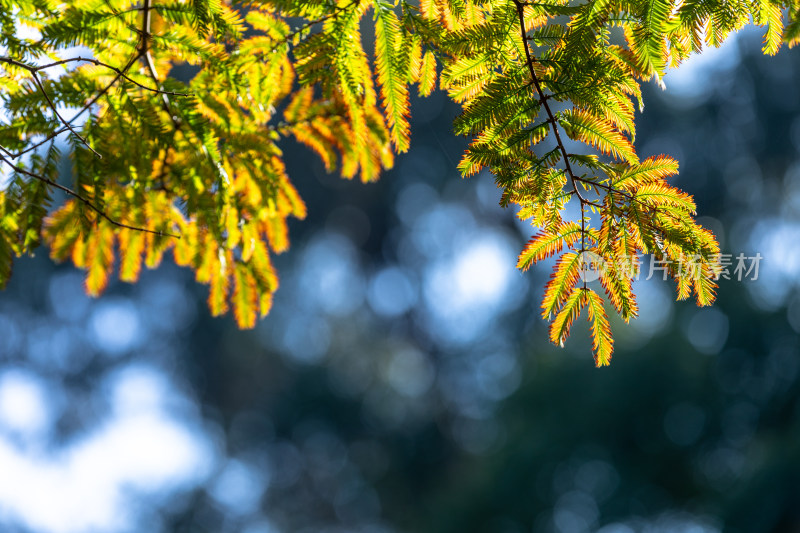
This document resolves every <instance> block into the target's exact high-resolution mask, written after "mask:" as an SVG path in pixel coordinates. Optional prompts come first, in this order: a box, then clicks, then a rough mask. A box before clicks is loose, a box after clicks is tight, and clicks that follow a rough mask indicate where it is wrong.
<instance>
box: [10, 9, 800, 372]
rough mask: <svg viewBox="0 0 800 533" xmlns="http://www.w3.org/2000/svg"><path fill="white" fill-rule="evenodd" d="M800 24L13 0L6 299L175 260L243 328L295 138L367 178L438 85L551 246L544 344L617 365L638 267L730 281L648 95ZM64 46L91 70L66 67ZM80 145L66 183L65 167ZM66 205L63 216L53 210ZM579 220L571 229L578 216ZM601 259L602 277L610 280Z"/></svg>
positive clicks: (704, 301) (265, 300)
mask: <svg viewBox="0 0 800 533" xmlns="http://www.w3.org/2000/svg"><path fill="white" fill-rule="evenodd" d="M798 13H800V3H798V1H797V0H759V1H757V2H744V1H735V2H723V3H720V2H705V1H697V2H695V1H693V2H680V1H675V2H673V1H672V0H632V1H626V2H621V1H618V0H585V1H581V2H579V3H574V2H572V3H570V2H568V1H567V0H543V1H541V2H530V1H523V0H421V1H420V2H418V3H413V4H412V3H410V2H407V1H405V0H330V1H329V0H325V1H323V0H313V1H301V0H252V1H250V2H247V3H245V4H233V3H231V2H227V1H221V2H220V1H211V0H192V2H183V1H181V0H138V1H136V0H65V1H61V0H59V1H58V2H57V1H55V0H0V30H2V31H0V50H2V51H3V52H2V55H0V70H2V73H1V74H2V75H0V99H2V105H3V108H4V111H5V114H6V116H7V117H8V120H7V121H6V122H4V123H2V124H0V165H2V167H3V169H4V171H5V172H7V173H8V180H7V185H6V186H5V187H4V188H3V189H2V190H0V285H3V284H5V282H6V281H7V280H8V278H9V276H10V274H11V266H12V263H13V258H14V257H15V256H19V255H21V254H23V253H30V252H32V251H33V250H34V249H35V248H36V247H37V246H39V244H40V242H42V241H43V242H44V243H46V244H47V245H48V246H49V248H50V254H51V256H52V257H53V258H54V259H56V260H67V259H70V260H71V261H72V262H73V263H74V264H75V265H77V266H78V267H80V268H84V269H86V270H87V279H86V289H87V291H88V292H89V293H90V294H99V293H101V292H102V291H103V290H104V288H105V287H106V285H107V283H108V280H109V277H110V275H111V274H112V272H113V271H114V268H115V263H118V267H117V268H118V271H119V276H120V278H121V279H122V280H123V281H127V282H134V281H136V280H137V279H138V277H139V274H140V272H141V269H142V266H143V265H145V266H147V267H148V268H154V267H156V266H157V265H158V264H159V263H160V261H161V260H162V258H163V256H164V254H165V253H166V252H167V251H170V250H171V252H172V254H173V257H174V259H175V262H176V263H177V264H179V265H182V266H187V267H189V268H192V269H193V270H194V272H195V277H196V279H197V281H198V282H200V283H204V284H208V285H209V298H208V303H209V307H210V309H211V312H212V313H213V314H215V315H217V314H221V313H224V312H226V311H227V310H229V309H231V308H232V309H233V314H234V316H235V318H236V320H237V323H238V324H239V326H241V327H252V326H253V325H254V324H255V322H256V320H257V317H258V316H263V315H265V314H266V313H268V312H269V310H270V307H271V301H272V295H273V293H274V291H275V290H277V287H278V277H277V274H276V272H275V271H274V269H273V267H272V255H273V254H276V253H280V252H282V251H284V250H286V249H287V247H288V245H289V238H288V231H287V219H288V217H290V216H293V217H298V218H303V217H304V216H305V214H306V211H305V206H304V204H303V202H302V200H301V199H300V197H299V195H298V194H297V191H296V189H295V188H294V186H293V185H292V183H291V181H290V179H289V176H288V175H287V173H286V169H285V167H284V164H283V159H282V152H281V149H280V141H281V140H282V139H285V138H288V137H292V138H294V139H295V140H296V141H298V142H299V143H301V144H303V145H305V146H306V147H308V148H309V149H310V150H312V151H313V152H314V153H316V154H317V155H318V156H319V157H320V159H321V160H322V162H323V163H324V165H325V167H326V169H328V171H334V170H338V172H339V173H340V174H341V175H342V176H343V177H344V178H355V177H359V178H360V179H361V180H362V181H372V180H375V179H377V178H378V176H379V175H380V174H381V172H382V171H384V170H385V169H387V168H390V167H391V166H392V165H393V161H394V156H395V154H396V153H401V152H404V151H406V150H408V149H409V147H410V145H411V144H410V143H411V135H410V134H411V132H410V126H409V124H410V108H409V101H410V91H411V90H412V87H411V86H412V85H414V84H416V85H417V89H416V90H417V92H418V93H419V94H420V95H423V96H425V95H428V94H430V93H431V92H432V91H433V90H434V89H435V88H436V86H437V85H438V86H439V87H440V88H441V89H443V90H446V91H447V92H448V94H449V95H450V97H451V98H452V99H453V100H454V101H456V102H458V103H460V104H461V106H462V109H463V112H462V114H461V115H460V116H459V117H458V118H457V119H456V120H455V124H454V126H455V131H456V133H457V134H461V135H469V136H471V137H472V141H471V144H470V146H469V147H468V149H467V150H466V152H465V154H464V156H463V158H462V160H461V162H460V163H459V169H460V170H461V172H462V173H463V174H464V175H465V176H469V175H473V174H475V173H477V172H480V171H481V170H482V169H485V168H488V169H489V170H490V171H491V172H492V173H493V174H494V176H495V178H496V182H497V184H498V186H499V187H501V188H502V189H503V195H502V200H501V205H503V206H508V205H511V204H514V205H516V206H518V209H519V210H518V216H519V217H520V218H521V219H524V220H529V221H530V222H531V224H532V225H533V226H535V227H536V228H538V229H537V230H536V232H535V235H534V236H533V237H532V238H531V240H530V241H529V242H528V243H527V245H525V247H524V249H523V250H522V252H521V254H520V256H519V260H518V267H520V268H522V269H527V268H529V267H531V266H532V265H533V264H535V263H537V262H539V261H542V260H544V259H546V258H548V257H553V256H555V257H556V263H555V266H554V270H553V273H552V276H551V278H550V281H549V282H548V283H547V285H546V287H545V294H544V297H543V300H542V305H541V307H542V316H543V317H544V318H545V319H549V320H551V328H550V339H551V340H552V341H553V342H554V343H556V344H563V343H564V342H565V340H566V339H567V337H568V336H569V331H570V327H571V325H572V324H573V323H574V321H575V320H576V319H577V318H578V317H579V316H580V315H581V314H582V313H583V312H584V309H585V313H586V315H587V318H588V321H589V323H590V330H591V335H592V346H593V352H594V357H595V362H596V364H597V365H606V364H608V363H609V361H610V359H611V356H612V351H613V339H612V336H611V331H610V324H609V319H608V316H607V313H606V300H607V301H608V304H609V305H610V307H612V308H613V309H614V310H615V311H616V312H617V313H618V314H619V316H620V317H621V318H622V319H623V320H624V321H628V320H629V319H631V318H633V317H636V315H637V312H638V307H637V304H636V298H635V294H634V291H633V286H632V278H633V277H634V276H635V274H636V271H637V268H638V266H637V265H638V258H639V256H640V255H641V254H652V255H653V257H654V259H655V260H658V261H662V262H664V263H665V264H666V265H668V267H667V271H668V273H669V274H670V275H671V276H672V277H673V278H674V280H675V281H676V285H677V296H678V299H683V298H688V297H689V296H690V295H691V294H692V293H694V295H695V298H696V301H697V303H698V305H709V304H710V303H712V302H713V300H714V297H715V289H716V284H715V283H714V279H715V278H716V274H717V273H718V270H719V264H718V261H717V256H718V254H719V246H718V244H717V242H716V240H715V239H714V236H713V235H712V234H711V232H709V231H708V230H706V229H704V228H702V227H701V226H699V225H698V224H697V223H696V222H695V221H694V219H693V215H694V211H695V204H694V202H693V199H692V197H691V196H690V195H688V194H686V193H685V192H683V191H680V190H679V189H677V188H675V187H674V186H672V185H670V184H669V183H668V181H667V180H668V178H670V177H671V176H674V175H675V174H676V173H677V171H678V164H677V162H676V161H674V160H673V159H671V158H669V157H668V156H658V157H652V158H648V159H645V160H640V159H639V157H638V155H637V153H636V150H635V145H634V134H635V114H636V111H637V109H641V108H642V95H641V88H640V84H641V83H642V82H643V81H646V80H650V79H655V80H656V81H658V82H661V80H662V79H663V78H664V76H665V74H666V73H667V69H668V68H669V67H671V66H676V65H678V64H679V63H680V62H681V61H683V60H685V59H686V58H687V57H689V55H690V54H692V53H696V52H701V51H702V49H703V47H704V46H718V45H719V44H721V43H722V42H723V41H724V40H725V39H726V38H727V37H728V35H729V34H730V33H731V32H733V31H736V30H738V29H739V28H741V27H742V26H744V25H745V24H747V23H749V22H750V20H751V19H752V20H753V21H755V23H757V24H761V25H763V26H765V27H766V32H765V37H764V48H763V49H764V52H765V53H768V54H774V53H776V52H777V51H778V49H779V48H780V46H781V43H782V42H787V43H788V44H789V45H790V46H792V45H794V44H797V42H798V41H800V18H799V17H798ZM367 24H371V25H372V29H373V30H374V31H372V32H371V33H372V34H374V42H371V43H366V42H365V38H364V36H363V35H362V31H363V30H364V28H365V27H366V26H365V25H367ZM21 26H27V27H29V28H31V29H33V30H34V31H35V32H36V33H37V34H38V35H40V38H37V39H28V38H23V37H20V36H19V35H18V33H17V30H18V28H19V27H21ZM620 30H621V31H620ZM72 46H81V47H85V48H86V49H87V50H88V53H87V54H84V57H67V56H66V55H65V52H66V50H67V49H68V48H69V47H72ZM181 64H189V65H193V66H195V67H196V68H197V73H196V74H195V75H194V77H193V78H192V79H191V80H190V81H187V82H181V81H178V80H176V79H175V78H174V77H172V76H171V72H173V69H174V68H175V67H177V66H178V65H181ZM55 71H57V73H54V72H55ZM64 109H67V110H69V111H70V112H69V113H67V112H65V111H64ZM81 121H83V122H81ZM65 137H66V138H67V139H68V140H69V144H70V146H71V152H70V155H69V157H70V158H71V182H70V181H69V180H67V179H66V177H64V176H60V175H59V172H58V168H59V165H60V164H61V162H62V161H63V160H64V158H66V157H67V156H66V155H62V153H61V151H60V150H59V149H58V148H57V145H56V142H55V141H56V140H59V141H60V140H61V139H63V138H65ZM53 189H59V190H61V191H62V192H64V193H66V194H67V199H66V201H64V202H63V203H61V204H60V205H52V202H53V199H52V192H53ZM569 202H577V203H578V206H579V213H580V214H579V218H578V219H577V220H564V218H563V217H564V213H565V209H566V206H567V204H568V203H569ZM178 237H179V238H178ZM590 261H593V262H595V263H600V264H602V265H603V266H604V268H602V269H600V271H599V273H598V276H599V279H598V281H597V282H593V281H588V280H587V278H586V276H585V270H586V268H587V263H588V262H590ZM601 294H604V295H605V296H601Z"/></svg>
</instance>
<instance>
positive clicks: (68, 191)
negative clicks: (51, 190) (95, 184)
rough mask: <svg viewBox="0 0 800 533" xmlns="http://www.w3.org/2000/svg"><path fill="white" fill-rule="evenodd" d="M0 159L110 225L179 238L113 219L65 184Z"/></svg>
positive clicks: (2, 158) (0, 156)
mask: <svg viewBox="0 0 800 533" xmlns="http://www.w3.org/2000/svg"><path fill="white" fill-rule="evenodd" d="M0 160H2V161H3V163H5V164H7V165H8V166H10V167H11V168H13V169H14V171H16V172H18V173H19V174H23V175H25V176H28V177H30V178H33V179H36V180H39V181H42V182H44V183H47V184H48V185H50V186H52V187H55V188H56V189H59V190H61V191H64V192H65V193H66V194H68V195H69V196H72V197H73V198H75V199H76V200H79V201H80V202H82V203H83V204H84V205H86V206H87V207H88V208H89V209H91V210H92V211H94V212H95V213H97V214H98V215H99V216H100V217H101V218H103V219H104V220H106V221H107V222H109V223H110V224H112V225H114V226H117V227H119V228H125V229H129V230H133V231H141V232H143V233H151V234H153V235H160V236H162V237H175V238H176V239H180V238H181V236H180V235H175V234H172V233H167V232H165V231H156V230H151V229H147V228H140V227H136V226H129V225H128V224H124V223H122V222H118V221H117V220H114V219H113V218H111V217H110V216H108V215H107V214H106V213H105V211H103V210H102V209H100V208H99V207H97V206H96V205H94V204H93V203H92V202H91V200H89V199H88V198H86V197H85V196H83V195H81V194H79V193H77V192H75V191H73V190H72V189H70V188H69V187H65V186H63V185H61V184H60V183H56V182H55V181H53V180H51V179H50V178H46V177H44V176H40V175H38V174H34V173H33V172H30V171H28V170H25V169H24V168H22V167H19V166H17V165H15V164H14V163H12V162H11V161H9V160H8V159H6V158H5V157H4V156H2V155H0Z"/></svg>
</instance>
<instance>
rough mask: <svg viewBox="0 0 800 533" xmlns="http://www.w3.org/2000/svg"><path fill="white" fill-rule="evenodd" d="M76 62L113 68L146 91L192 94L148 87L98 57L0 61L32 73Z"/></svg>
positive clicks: (7, 59)
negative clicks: (37, 62)
mask: <svg viewBox="0 0 800 533" xmlns="http://www.w3.org/2000/svg"><path fill="white" fill-rule="evenodd" d="M75 62H84V63H91V64H93V65H96V66H98V67H105V68H107V69H109V70H112V71H114V72H116V73H117V74H121V75H122V78H123V79H125V80H127V81H129V82H131V83H132V84H134V85H136V86H137V87H139V88H141V89H144V90H146V91H152V92H154V93H164V94H168V95H170V96H190V95H189V94H188V93H178V92H174V91H164V90H161V89H158V88H156V89H154V88H152V87H148V86H147V85H143V84H141V83H139V82H138V81H136V80H134V79H133V78H131V77H130V76H128V75H127V74H125V73H124V72H122V71H121V70H120V69H118V68H117V67H115V66H113V65H109V64H107V63H103V62H102V61H98V60H97V59H92V58H90V57H80V56H78V57H70V58H67V59H62V60H61V61H56V62H54V63H48V64H47V65H40V66H37V67H34V66H32V65H28V64H26V63H22V62H21V61H16V60H14V59H11V58H10V57H3V56H0V63H9V64H12V65H15V66H17V67H20V68H24V69H26V70H28V71H30V72H32V73H35V72H39V71H40V70H44V69H48V68H51V67H57V66H59V65H64V64H66V63H75Z"/></svg>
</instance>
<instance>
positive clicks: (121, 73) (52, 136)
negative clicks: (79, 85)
mask: <svg viewBox="0 0 800 533" xmlns="http://www.w3.org/2000/svg"><path fill="white" fill-rule="evenodd" d="M139 57H141V56H140V55H139V54H138V53H137V54H135V55H134V56H133V57H132V58H131V59H130V60H129V61H128V64H127V65H125V68H123V69H121V70H119V71H118V72H117V75H116V76H115V77H114V79H113V80H111V82H110V83H109V84H108V85H106V86H105V87H104V88H102V89H101V90H100V91H99V92H98V93H97V94H96V95H95V96H94V97H93V98H92V99H91V100H89V102H87V103H86V105H84V106H83V107H82V108H81V109H80V110H79V111H78V112H77V113H76V114H75V115H74V116H73V117H72V118H71V119H70V120H69V121H67V122H68V125H66V126H64V127H63V128H61V129H59V130H56V131H54V132H53V133H51V134H50V135H48V136H47V137H45V138H44V139H43V140H42V141H40V142H38V143H36V144H33V145H31V146H29V147H28V148H26V149H25V150H23V151H21V152H17V153H16V154H11V155H10V157H11V158H12V159H19V158H20V157H21V156H23V155H24V154H26V153H28V152H30V151H31V150H35V149H36V148H38V147H40V146H42V145H43V144H47V143H48V142H50V141H51V140H52V139H55V138H56V137H58V136H59V135H61V134H62V133H64V132H65V131H68V129H69V126H70V125H72V123H74V122H75V121H76V120H77V119H78V117H80V116H81V115H82V114H84V113H85V112H86V111H87V110H89V109H90V108H91V107H92V106H93V105H94V104H95V103H96V102H97V101H98V100H99V99H100V98H102V97H103V96H104V95H105V94H106V93H107V92H108V91H109V90H111V87H113V86H114V85H115V84H116V83H117V82H118V81H119V80H120V78H122V77H123V76H124V75H125V73H126V72H127V71H128V70H129V69H130V68H131V66H132V65H133V64H134V63H135V62H136V60H138V59H139Z"/></svg>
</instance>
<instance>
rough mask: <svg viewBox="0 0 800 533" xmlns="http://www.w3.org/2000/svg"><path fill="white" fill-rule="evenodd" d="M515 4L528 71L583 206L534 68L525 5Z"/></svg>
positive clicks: (515, 2) (573, 186)
mask: <svg viewBox="0 0 800 533" xmlns="http://www.w3.org/2000/svg"><path fill="white" fill-rule="evenodd" d="M513 2H514V4H515V5H516V6H517V16H518V17H519V27H520V32H521V33H522V43H523V45H525V58H526V61H525V64H526V65H527V66H528V71H529V72H530V74H531V79H532V80H533V85H534V87H536V92H537V93H539V100H540V101H541V102H542V106H543V107H544V110H545V112H546V113H547V121H548V122H550V123H551V124H552V125H553V133H555V136H556V143H557V144H558V148H559V150H560V151H561V155H562V156H563V158H564V166H565V168H566V171H567V175H568V176H569V179H570V183H571V184H572V189H573V190H574V191H575V195H576V196H577V197H578V200H579V201H580V203H581V205H583V204H584V203H586V202H587V200H586V198H584V197H583V195H582V194H581V193H580V191H579V190H578V186H577V184H576V183H575V181H576V179H575V174H574V173H573V172H572V167H571V166H570V164H569V157H568V156H567V149H566V148H565V147H564V142H563V141H562V140H561V133H559V131H558V122H557V121H556V117H555V115H553V111H552V110H551V109H550V105H549V104H548V103H547V100H548V98H549V96H547V95H545V94H544V91H543V90H542V86H541V84H540V83H539V77H538V76H536V71H535V70H534V68H533V62H534V59H533V56H532V55H531V50H530V46H528V39H526V38H525V37H526V34H525V13H524V10H525V4H524V3H523V2H520V1H519V0H513Z"/></svg>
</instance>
